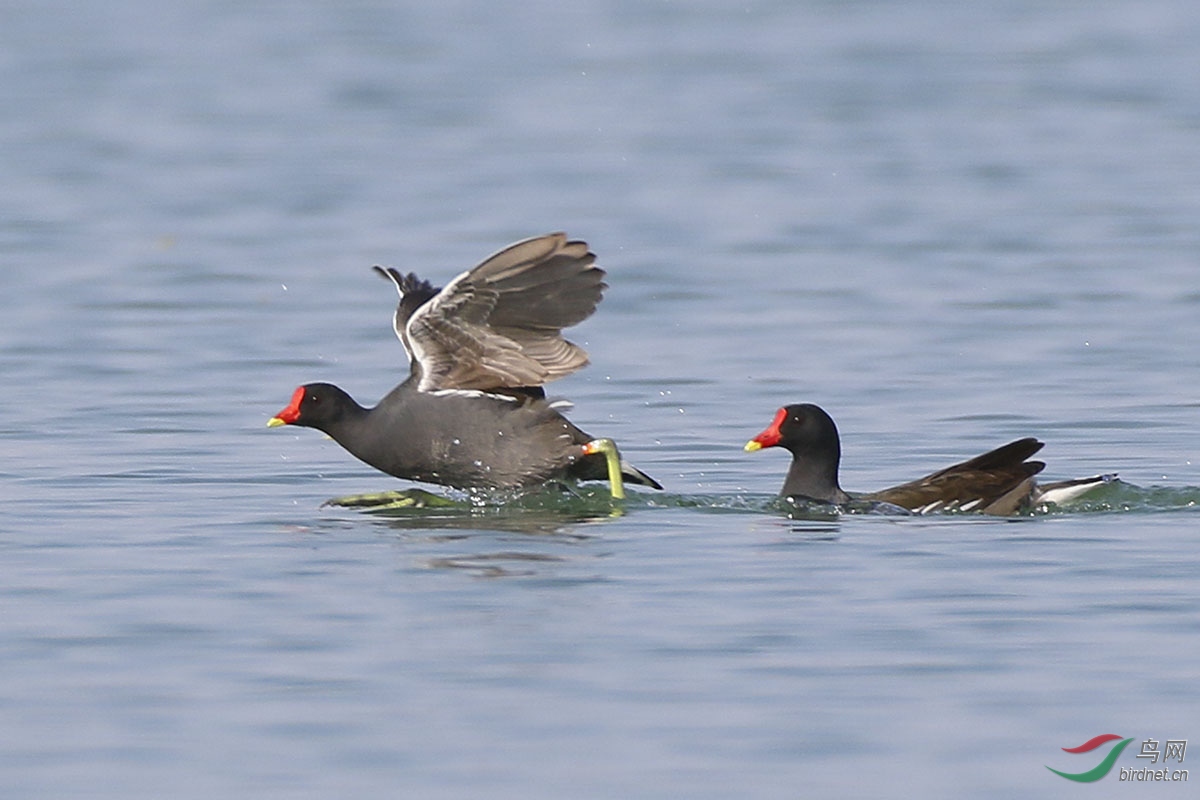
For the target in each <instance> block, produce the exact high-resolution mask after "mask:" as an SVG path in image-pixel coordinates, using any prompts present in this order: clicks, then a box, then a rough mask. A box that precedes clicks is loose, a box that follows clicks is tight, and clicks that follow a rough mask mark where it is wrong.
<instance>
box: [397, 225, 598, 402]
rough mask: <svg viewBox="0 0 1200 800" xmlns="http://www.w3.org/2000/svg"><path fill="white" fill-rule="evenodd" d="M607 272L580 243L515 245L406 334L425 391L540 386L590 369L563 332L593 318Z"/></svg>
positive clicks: (451, 290)
mask: <svg viewBox="0 0 1200 800" xmlns="http://www.w3.org/2000/svg"><path fill="white" fill-rule="evenodd" d="M603 277H604V271H603V270H601V269H600V268H599V267H596V266H595V255H593V254H592V253H591V252H589V251H588V248H587V245H586V244H585V243H584V242H580V241H568V240H567V238H566V235H565V234H562V233H555V234H550V235H547V236H540V237H537V238H534V239H527V240H525V241H523V242H518V243H516V244H514V245H511V246H509V247H507V248H505V249H504V250H501V251H500V252H499V253H497V254H495V255H493V256H491V257H490V258H488V259H486V260H485V261H484V262H483V263H482V264H480V265H479V266H477V267H475V268H474V269H472V270H471V271H469V272H466V273H463V274H462V275H459V276H458V277H457V278H455V279H454V280H453V281H451V282H450V284H449V285H447V286H446V288H445V289H443V290H442V291H441V292H440V293H439V294H438V295H437V296H436V297H434V298H433V300H431V301H430V302H428V303H426V304H425V305H423V306H422V307H421V308H419V309H417V311H416V312H415V313H414V314H413V315H412V317H411V318H410V319H409V320H408V324H407V326H406V332H407V338H408V341H409V343H410V345H411V346H412V350H413V355H414V357H415V359H416V360H417V361H419V362H420V374H421V381H420V388H421V389H422V390H424V391H433V390H438V389H479V390H492V389H500V388H515V387H528V386H540V385H541V384H543V383H546V382H548V381H552V380H555V379H557V378H561V377H563V376H565V375H569V374H571V373H572V372H575V371H577V370H579V369H580V368H582V367H583V366H585V365H586V364H587V353H586V352H584V350H583V349H582V348H580V347H579V346H578V345H575V344H573V343H571V342H568V341H567V340H566V339H564V338H563V337H562V329H563V328H565V327H569V326H571V325H575V324H577V323H579V322H581V321H583V320H584V319H586V318H587V317H589V316H590V315H591V314H592V312H593V311H595V309H596V305H597V304H598V303H599V302H600V299H601V297H602V296H603V292H604V289H605V288H606V287H605V285H604V282H603Z"/></svg>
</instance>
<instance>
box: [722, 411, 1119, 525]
mask: <svg viewBox="0 0 1200 800" xmlns="http://www.w3.org/2000/svg"><path fill="white" fill-rule="evenodd" d="M764 447H782V448H784V449H785V450H788V451H789V452H791V454H792V464H791V467H790V468H789V469H788V474H787V478H786V479H785V480H784V482H783V489H782V490H780V495H782V496H785V497H798V498H807V499H811V500H816V501H818V502H823V503H832V504H834V505H843V504H845V503H848V502H850V501H851V500H852V499H853V500H861V501H865V502H868V503H872V502H874V503H890V504H892V505H896V506H900V507H902V508H906V509H909V510H910V511H916V512H917V513H930V512H932V511H939V510H959V511H978V512H981V513H984V514H993V515H1009V514H1013V513H1015V512H1017V511H1020V510H1023V509H1027V508H1029V507H1031V506H1034V505H1038V504H1040V503H1050V502H1052V503H1063V502H1066V501H1068V500H1073V499H1075V498H1076V497H1079V496H1080V495H1082V494H1084V493H1085V492H1087V491H1089V490H1091V489H1093V488H1095V487H1096V486H1099V485H1100V484H1102V483H1107V482H1109V481H1111V480H1113V479H1114V478H1115V476H1113V475H1097V476H1094V477H1091V478H1080V479H1077V480H1069V481H1059V482H1057V483H1051V484H1046V485H1043V486H1039V485H1038V484H1037V483H1036V481H1035V480H1034V476H1035V475H1037V474H1038V473H1039V472H1041V471H1042V469H1043V468H1045V466H1046V465H1045V464H1044V463H1043V462H1041V461H1029V460H1028V459H1029V458H1030V457H1031V456H1032V455H1033V454H1034V453H1036V452H1037V451H1038V450H1041V449H1042V443H1041V442H1039V441H1038V440H1037V439H1033V438H1025V439H1018V440H1016V441H1015V442H1009V443H1008V444H1006V445H1004V446H1003V447H997V448H996V449H995V450H991V451H989V452H987V453H984V454H983V455H980V456H976V457H975V458H972V459H970V460H969V461H964V462H962V463H961V464H955V465H953V466H950V467H947V468H946V469H943V470H940V471H938V472H934V473H933V474H931V475H926V476H925V477H923V478H918V479H917V480H915V481H910V482H908V483H904V484H901V485H899V486H893V487H891V488H890V489H883V490H881V491H878V492H870V493H867V494H858V495H855V496H854V497H853V498H852V497H851V496H850V495H849V494H847V493H846V492H844V491H843V490H842V488H841V486H840V485H839V484H838V463H839V462H840V460H841V453H842V450H841V441H840V439H839V437H838V430H837V426H836V425H835V424H834V422H833V418H832V417H830V416H829V414H827V413H826V412H825V410H824V409H822V408H821V407H820V406H816V405H813V404H811V403H799V404H796V405H790V406H786V407H784V408H781V409H779V410H778V411H777V412H775V418H774V419H773V420H772V421H771V424H770V425H769V426H768V427H767V429H766V430H764V431H763V432H762V433H760V434H758V436H755V437H754V438H753V439H751V440H750V441H749V442H747V443H746V447H745V449H746V450H747V451H748V452H753V451H755V450H761V449H762V448H764Z"/></svg>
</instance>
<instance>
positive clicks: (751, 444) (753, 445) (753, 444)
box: [742, 439, 762, 453]
mask: <svg viewBox="0 0 1200 800" xmlns="http://www.w3.org/2000/svg"><path fill="white" fill-rule="evenodd" d="M742 449H743V450H745V451H746V452H747V453H753V452H754V451H755V450H762V445H761V444H759V443H758V442H757V441H755V440H754V439H751V440H750V441H748V442H746V446H745V447H743V448H742Z"/></svg>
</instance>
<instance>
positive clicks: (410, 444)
mask: <svg viewBox="0 0 1200 800" xmlns="http://www.w3.org/2000/svg"><path fill="white" fill-rule="evenodd" d="M595 261H596V257H595V255H594V254H593V253H591V252H589V250H588V246H587V244H586V243H584V242H581V241H574V240H568V239H567V237H566V235H565V234H562V233H552V234H549V235H546V236H538V237H535V238H532V239H526V240H524V241H520V242H517V243H516V244H513V245H510V246H508V247H506V248H505V249H503V250H501V251H500V252H498V253H496V254H494V255H492V256H490V257H489V258H487V259H486V260H484V261H483V262H482V263H481V264H479V266H477V267H475V268H474V269H471V270H469V271H467V272H464V273H462V274H461V275H459V276H458V277H456V278H454V279H453V280H452V281H450V283H448V284H447V285H446V286H445V288H443V289H436V288H434V287H433V286H432V285H431V284H430V283H428V282H427V281H423V280H421V279H420V278H418V277H417V276H416V275H413V274H411V273H410V274H408V275H402V274H401V273H399V272H398V271H396V270H394V269H384V268H382V267H375V270H376V271H377V272H379V273H380V274H381V275H383V276H384V277H386V278H388V279H389V280H391V281H392V283H393V284H394V285H395V286H396V290H397V291H398V292H399V294H400V301H399V304H398V305H397V308H396V313H395V318H394V322H393V327H394V328H395V331H396V335H397V336H398V337H399V339H400V342H401V343H402V344H403V345H404V349H405V351H406V352H407V353H408V356H409V360H410V374H409V376H408V379H407V380H405V381H404V382H403V383H401V384H400V385H399V386H397V387H396V388H394V389H392V391H391V392H389V393H388V394H387V396H385V397H384V398H383V399H382V400H380V401H379V404H378V405H376V406H375V407H374V408H364V407H363V406H361V405H359V404H358V403H357V402H355V401H354V399H352V398H351V397H350V395H348V394H347V393H346V392H345V391H343V390H342V389H340V388H338V387H337V386H333V385H331V384H328V383H310V384H306V385H304V386H301V387H299V388H298V389H296V391H295V392H294V393H293V395H292V400H291V402H290V403H289V404H288V406H287V407H286V408H285V409H283V410H282V411H280V412H279V413H278V414H277V415H275V416H274V417H273V418H272V419H271V420H270V422H268V423H267V424H268V426H271V427H274V426H277V425H300V426H303V427H309V428H316V429H318V430H320V431H324V432H325V433H327V434H328V435H329V436H330V437H332V438H333V439H334V440H335V441H337V443H338V444H340V445H341V446H342V447H344V448H345V449H346V450H348V451H349V452H350V453H351V454H352V455H354V456H355V457H357V458H358V459H360V460H362V461H364V462H366V463H367V464H370V465H371V466H373V467H375V468H376V469H379V470H382V471H383V472H386V473H388V474H390V475H394V476H396V477H398V478H406V479H409V480H414V481H423V482H426V483H436V484H441V485H445V486H452V487H456V488H460V489H509V488H523V487H531V486H537V485H539V484H544V483H547V482H552V481H561V480H569V479H573V480H603V479H605V478H606V477H607V478H609V479H610V480H612V481H613V482H614V485H613V492H614V496H619V495H618V492H619V490H620V489H619V484H620V482H621V480H622V479H624V480H626V481H629V482H631V483H638V484H643V485H646V486H652V487H654V488H655V489H661V488H662V486H660V485H659V484H658V482H657V481H655V480H654V479H653V478H651V477H650V476H649V475H646V474H645V473H644V472H642V471H641V470H638V469H637V468H636V467H633V466H632V465H630V464H628V463H626V462H624V461H619V460H618V457H617V456H616V454H615V447H613V448H612V450H611V451H610V450H608V449H607V448H608V446H609V445H611V442H610V441H608V440H595V439H593V438H592V437H591V436H590V435H588V434H586V433H584V432H583V431H582V430H580V429H579V428H577V427H576V426H575V425H573V424H572V423H571V422H569V421H568V420H567V419H566V418H565V417H564V416H563V415H562V414H561V413H560V409H561V408H562V405H563V404H561V403H551V402H548V401H547V400H546V399H545V390H544V389H543V388H542V385H543V384H544V383H546V382H548V381H552V380H555V379H557V378H561V377H564V376H566V375H570V374H571V373H573V372H575V371H577V370H579V369H580V368H582V367H583V366H585V365H586V364H587V363H588V359H587V354H586V353H585V352H584V351H583V349H582V348H580V347H579V346H578V345H575V344H573V343H571V342H568V341H567V340H566V339H564V338H563V336H562V330H563V329H564V328H568V327H570V326H572V325H576V324H578V323H579V322H582V321H583V320H585V319H587V318H588V317H589V316H591V314H592V312H593V311H595V309H596V305H597V304H598V303H599V302H600V299H601V297H602V295H603V292H604V289H606V288H607V286H606V285H605V284H604V282H603V278H604V271H603V270H602V269H600V268H599V267H597V266H596V265H595Z"/></svg>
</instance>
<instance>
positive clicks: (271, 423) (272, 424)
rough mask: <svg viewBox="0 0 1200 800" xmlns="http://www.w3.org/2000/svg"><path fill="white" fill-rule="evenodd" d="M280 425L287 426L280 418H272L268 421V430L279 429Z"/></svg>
mask: <svg viewBox="0 0 1200 800" xmlns="http://www.w3.org/2000/svg"><path fill="white" fill-rule="evenodd" d="M280 425H287V423H286V422H284V421H283V420H281V419H280V418H279V417H271V418H270V419H269V420H267V427H268V428H278V427H279V426H280Z"/></svg>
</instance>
